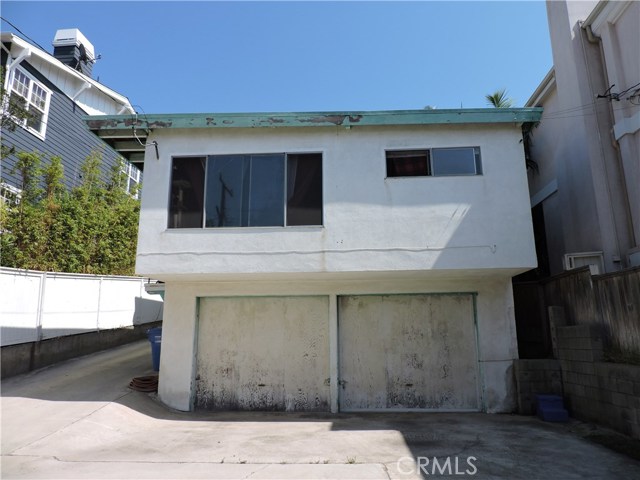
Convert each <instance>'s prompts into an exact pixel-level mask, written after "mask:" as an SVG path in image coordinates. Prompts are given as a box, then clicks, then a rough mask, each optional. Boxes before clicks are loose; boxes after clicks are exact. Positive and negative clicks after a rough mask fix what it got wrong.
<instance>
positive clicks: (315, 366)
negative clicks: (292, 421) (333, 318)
mask: <svg viewBox="0 0 640 480" xmlns="http://www.w3.org/2000/svg"><path fill="white" fill-rule="evenodd" d="M328 335H329V299H328V297H324V296H317V297H316V296H313V297H312V296H301V297H234V298H229V297H224V298H218V297H215V298H203V299H200V310H199V327H198V350H197V356H196V358H197V370H196V407H197V408H202V409H211V410H279V411H328V410H329V408H330V402H329V386H328V378H329V338H328Z"/></svg>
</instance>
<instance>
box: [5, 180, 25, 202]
mask: <svg viewBox="0 0 640 480" xmlns="http://www.w3.org/2000/svg"><path fill="white" fill-rule="evenodd" d="M21 199H22V190H21V189H19V188H18V187H14V186H13V185H9V184H8V183H5V182H0V201H1V202H3V203H9V204H14V205H18V204H19V203H20V200H21Z"/></svg>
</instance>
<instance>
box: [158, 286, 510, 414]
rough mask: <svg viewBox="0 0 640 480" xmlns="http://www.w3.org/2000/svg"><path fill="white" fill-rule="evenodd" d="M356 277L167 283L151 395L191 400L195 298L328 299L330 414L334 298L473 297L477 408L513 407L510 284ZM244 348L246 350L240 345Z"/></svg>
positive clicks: (181, 404) (172, 402) (185, 406)
mask: <svg viewBox="0 0 640 480" xmlns="http://www.w3.org/2000/svg"><path fill="white" fill-rule="evenodd" d="M437 277H438V278H434V277H433V276H431V277H427V276H424V275H418V274H415V275H413V276H404V277H399V276H390V275H381V274H377V275H373V274H370V275H358V276H353V277H350V278H349V277H345V278H343V279H334V280H331V281H312V280H297V281H291V280H277V279H276V280H267V281H256V280H249V279H248V278H247V279H244V280H241V281H228V282H169V283H167V284H166V292H165V310H164V324H163V338H162V354H161V358H160V383H159V396H160V399H161V400H162V401H163V402H165V403H166V404H167V405H169V406H171V407H173V408H176V409H179V410H190V409H192V408H193V402H194V400H195V385H196V379H195V375H196V371H197V366H196V358H197V345H198V340H197V336H198V335H197V333H198V298H206V297H234V296H235V297H239V296H287V295H314V296H328V297H329V314H328V316H329V319H328V322H329V342H328V345H327V348H328V349H329V356H330V359H329V371H330V379H331V381H330V384H331V386H332V387H331V396H330V402H331V408H332V411H337V410H338V404H337V398H338V392H337V385H338V352H337V344H338V338H337V336H338V328H337V325H338V318H337V301H336V297H337V296H338V295H357V294H393V293H403V294H406V293H444V292H452V293H460V292H466V293H477V297H476V323H477V332H478V360H479V362H478V372H479V380H480V382H479V383H480V389H481V394H480V395H481V409H482V410H483V411H487V412H509V411H512V410H513V409H514V407H515V404H514V383H513V372H512V365H513V359H514V358H517V345H516V333H515V323H514V311H513V297H512V291H511V279H510V278H509V277H505V276H504V275H501V274H494V275H489V274H476V275H475V278H474V277H473V276H468V275H467V276H466V278H461V277H460V276H459V275H452V274H447V275H444V274H441V275H438V276H437ZM246 348H247V349H251V348H252V346H251V345H250V344H248V345H246Z"/></svg>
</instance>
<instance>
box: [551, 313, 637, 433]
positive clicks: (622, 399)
mask: <svg viewBox="0 0 640 480" xmlns="http://www.w3.org/2000/svg"><path fill="white" fill-rule="evenodd" d="M557 342H558V344H557V349H558V356H559V363H560V368H561V370H562V383H563V388H564V398H565V402H566V404H567V407H568V408H569V412H570V413H571V415H572V416H574V417H576V418H583V419H585V420H591V421H594V422H597V423H600V424H604V425H606V426H608V427H611V428H613V429H615V430H618V431H619V432H622V433H624V434H626V435H629V436H632V437H634V438H639V439H640V366H637V365H626V364H617V363H607V362H603V361H602V355H603V347H602V339H601V336H600V334H599V332H598V330H597V329H596V328H594V327H592V326H589V325H575V326H561V327H558V328H557Z"/></svg>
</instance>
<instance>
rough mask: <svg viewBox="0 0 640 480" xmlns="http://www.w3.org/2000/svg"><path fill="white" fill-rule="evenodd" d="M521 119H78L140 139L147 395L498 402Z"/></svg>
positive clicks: (520, 234)
mask: <svg viewBox="0 0 640 480" xmlns="http://www.w3.org/2000/svg"><path fill="white" fill-rule="evenodd" d="M540 113H541V110H540V109H536V108H531V109H480V110H471V109H461V110H417V111H382V112H339V113H275V114H206V115H205V114H195V115H150V116H148V118H146V119H144V121H143V120H142V119H135V118H133V117H131V116H112V117H92V118H89V119H88V120H87V122H88V124H89V127H90V128H91V129H92V130H93V131H94V132H95V133H97V134H99V135H100V134H101V133H103V134H104V132H107V131H108V132H110V134H111V135H116V134H117V135H119V136H120V137H121V138H123V137H124V136H126V134H127V132H131V130H132V126H133V124H136V125H137V127H138V129H139V130H141V131H145V132H147V133H148V135H149V136H148V137H147V139H146V141H147V142H148V143H149V144H152V145H153V146H149V147H148V148H147V155H146V157H145V166H144V168H145V193H144V195H143V198H142V210H141V217H140V237H139V244H138V252H137V266H136V269H137V272H138V273H139V274H141V275H144V276H148V277H152V278H156V279H159V280H162V281H164V282H166V292H165V310H164V326H163V339H162V356H161V361H160V385H159V396H160V398H161V399H162V401H164V402H165V403H166V404H168V405H170V406H171V407H174V408H177V409H180V410H191V409H193V408H207V409H247V410H254V409H255V410H286V411H331V412H338V411H404V410H414V409H415V410H429V411H487V412H504V411H510V410H511V409H512V407H513V379H512V376H513V375H512V363H513V360H514V358H516V357H517V347H516V331H515V324H514V313H513V299H512V290H511V277H512V276H514V275H516V274H518V273H521V272H523V271H526V270H528V269H531V268H533V267H535V265H536V258H535V249H534V241H533V233H532V225H531V213H530V206H529V194H528V189H527V176H526V167H525V159H524V153H523V145H522V133H521V126H522V124H523V123H525V122H535V121H537V120H538V119H539V117H540ZM136 122H137V123H136ZM153 142H155V143H153ZM154 147H157V155H156V148H154Z"/></svg>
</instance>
